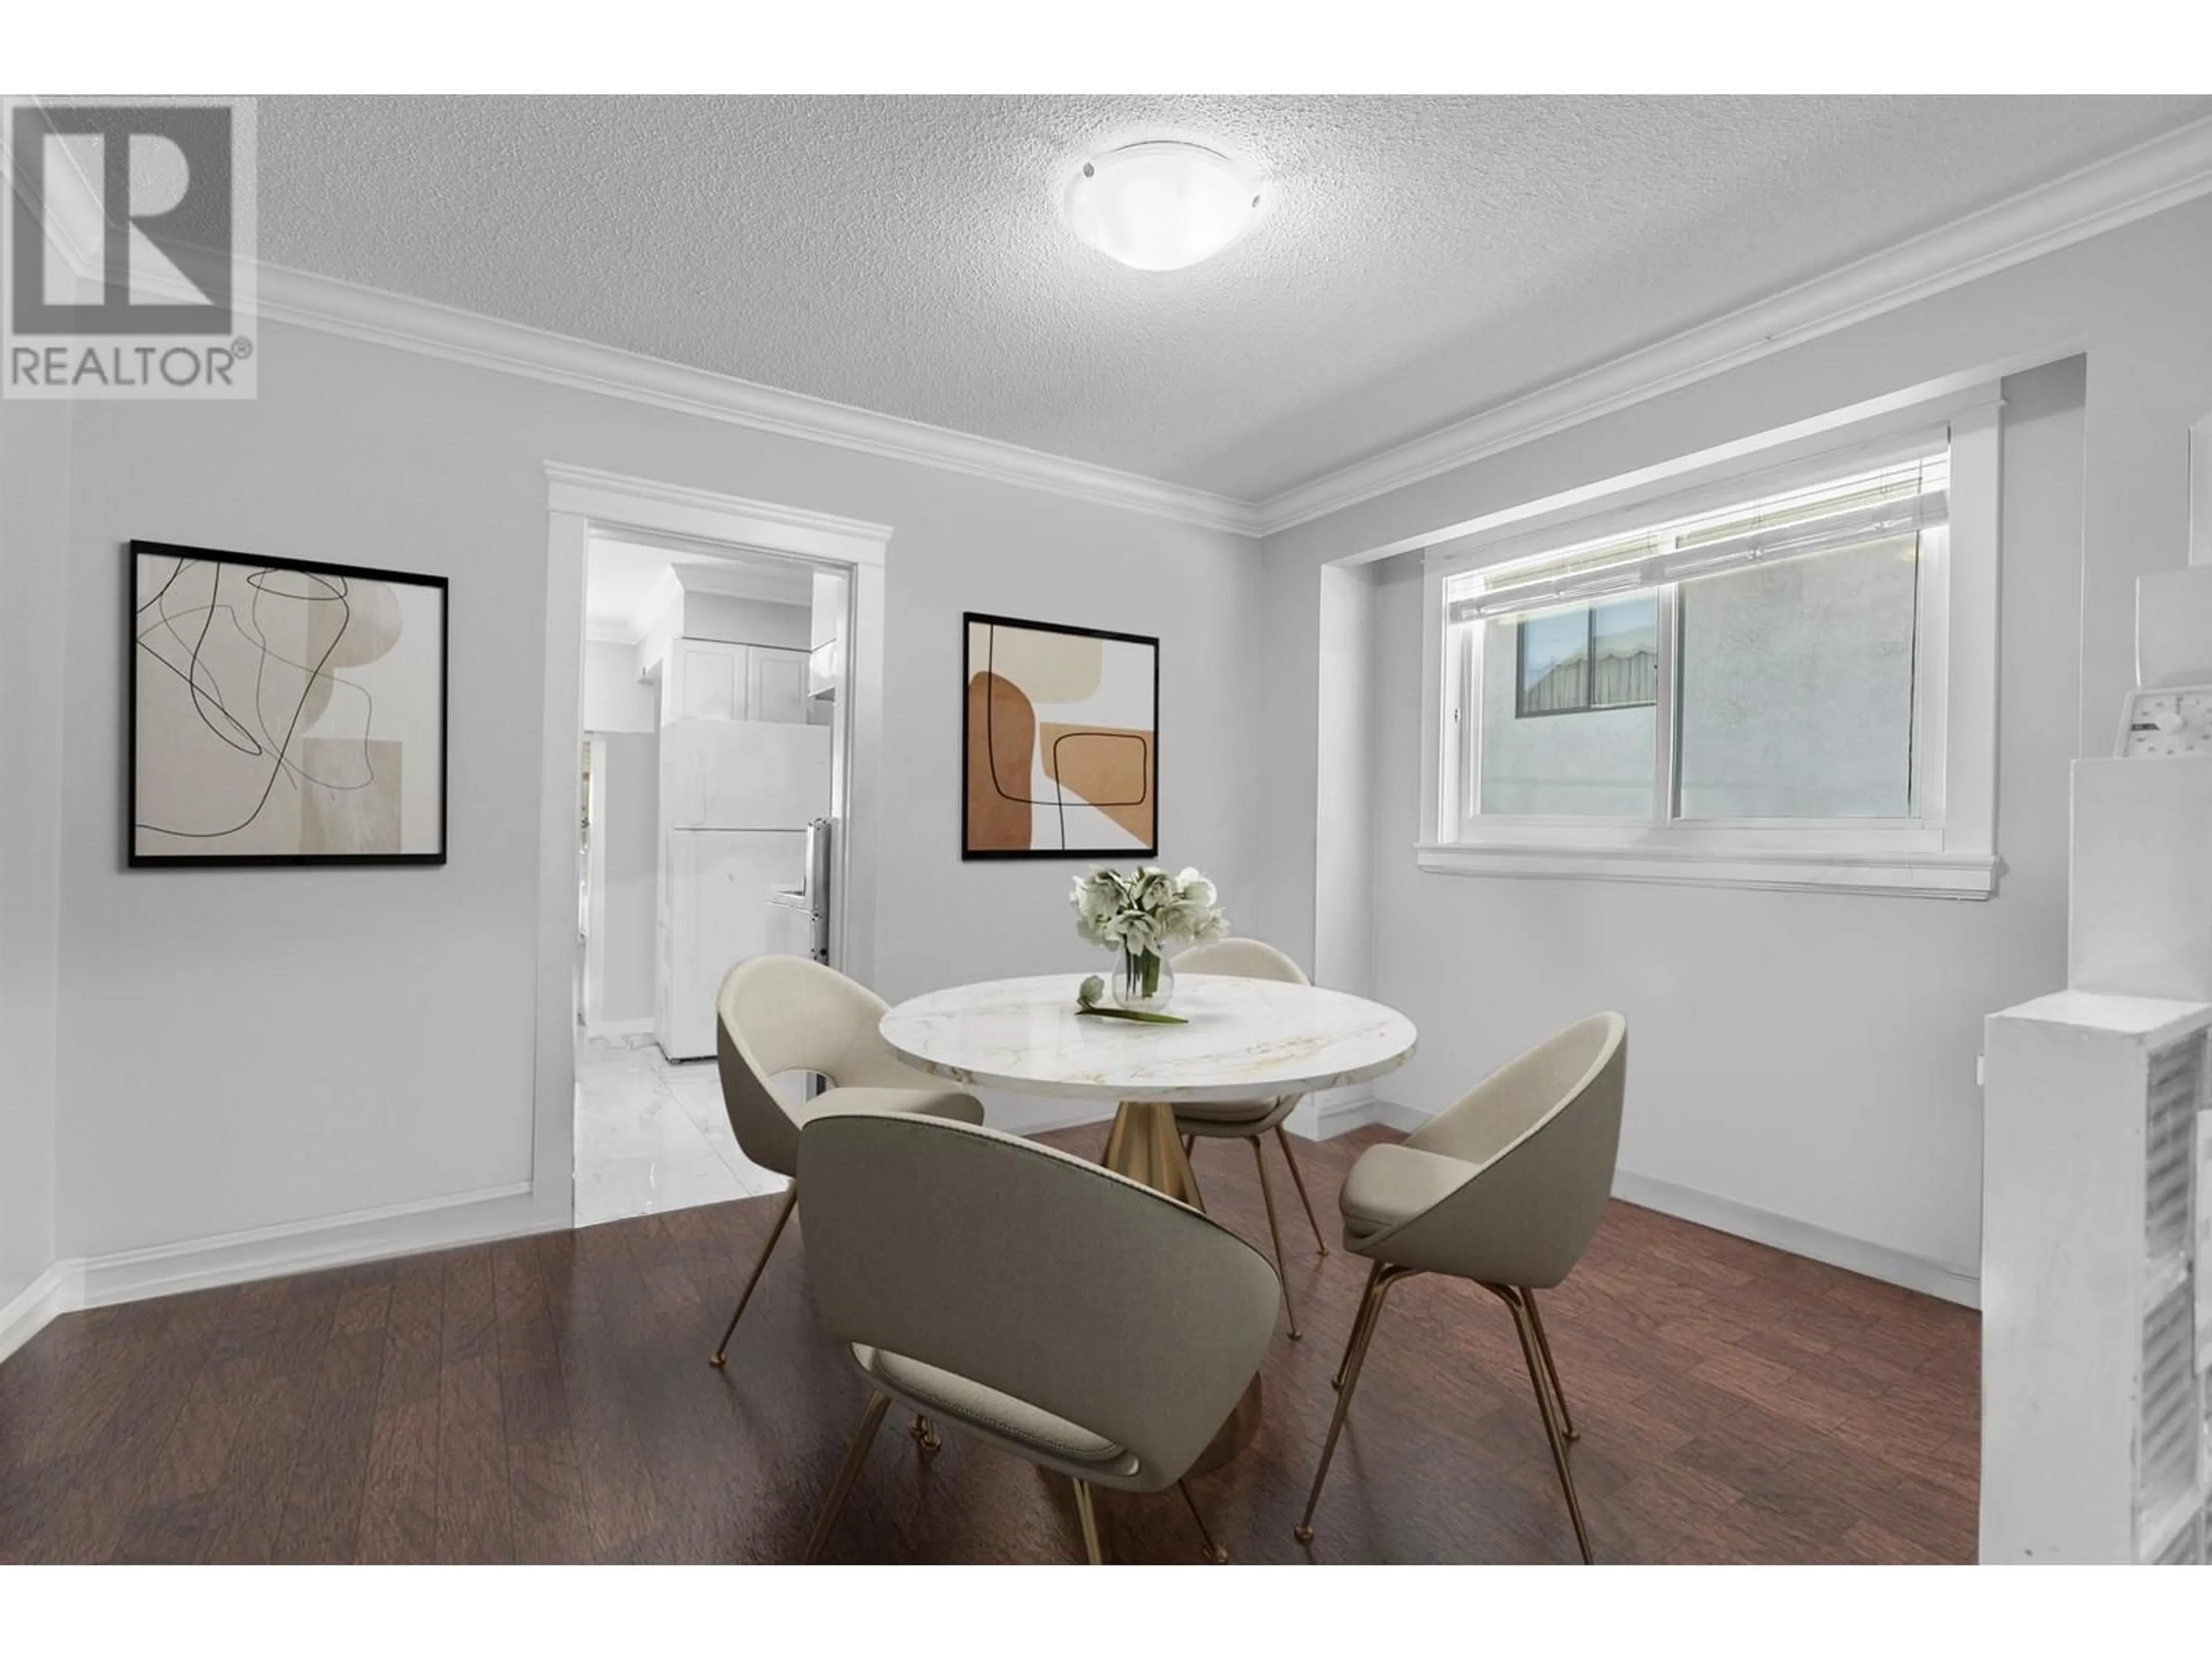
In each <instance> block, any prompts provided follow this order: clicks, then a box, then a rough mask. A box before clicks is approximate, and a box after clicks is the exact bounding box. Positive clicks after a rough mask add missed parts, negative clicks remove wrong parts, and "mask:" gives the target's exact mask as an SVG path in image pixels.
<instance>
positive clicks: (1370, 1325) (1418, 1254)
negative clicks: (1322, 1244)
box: [1297, 1013, 1628, 1561]
mask: <svg viewBox="0 0 2212 1659" xmlns="http://www.w3.org/2000/svg"><path fill="white" fill-rule="evenodd" d="M1627 1076H1628V1022H1627V1021H1626V1019H1624V1018H1621V1016H1620V1015H1619V1014H1612V1013H1607V1014H1592V1015H1591V1016H1590V1017H1589V1018H1587V1019H1583V1020H1579V1021H1577V1023H1576V1024H1572V1025H1570V1026H1569V1027H1567V1029H1566V1030H1564V1031H1562V1032H1560V1033H1559V1035H1558V1036H1554V1037H1553V1038H1551V1039H1550V1040H1549V1041H1548V1042H1543V1043H1541V1044H1539V1045H1538V1046H1537V1047H1536V1048H1532V1049H1530V1050H1529V1051H1528V1053H1527V1054H1523V1055H1522V1056H1521V1057H1520V1058H1519V1059H1518V1060H1513V1061H1511V1062H1510V1063H1509V1064H1508V1065H1506V1066H1503V1067H1501V1068H1500V1069H1499V1070H1498V1071H1496V1072H1493V1073H1491V1075H1490V1076H1489V1077H1487V1078H1486V1079H1483V1081H1482V1082H1481V1083H1480V1085H1477V1086H1476V1088H1475V1090H1474V1092H1473V1093H1472V1094H1469V1095H1468V1096H1467V1097H1465V1098H1464V1099H1462V1100H1461V1101H1460V1102H1459V1103H1457V1104H1455V1105H1453V1106H1451V1107H1449V1108H1447V1109H1445V1110H1444V1111H1443V1112H1442V1113H1441V1114H1439V1115H1437V1117H1435V1118H1433V1119H1431V1121H1429V1122H1427V1123H1425V1124H1424V1125H1423V1126H1422V1127H1420V1128H1419V1129H1417V1130H1416V1131H1414V1133H1412V1134H1410V1135H1408V1136H1407V1138H1406V1139H1404V1140H1403V1141H1402V1142H1400V1143H1398V1144H1396V1145H1392V1146H1371V1147H1370V1148H1369V1149H1368V1150H1367V1151H1366V1152H1363V1153H1361V1154H1360V1156H1359V1161H1358V1163H1356V1164H1353V1165H1352V1172H1351V1174H1350V1175H1348V1176H1346V1177H1345V1182H1344V1191H1343V1194H1341V1196H1340V1198H1339V1200H1338V1204H1339V1206H1340V1208H1341V1209H1342V1210H1343V1212H1344V1248H1345V1249H1347V1250H1350V1251H1352V1253H1353V1254H1354V1255H1364V1256H1366V1257H1368V1258H1370V1260H1371V1261H1373V1262H1374V1263H1375V1267H1374V1269H1373V1271H1372V1272H1371V1273H1370V1274H1369V1275H1368V1279H1367V1291H1366V1294H1365V1295H1364V1297H1361V1298H1360V1304H1359V1310H1358V1313H1357V1314H1356V1315H1355V1316H1353V1319H1352V1336H1351V1340H1349V1341H1348V1342H1347V1343H1346V1346H1345V1352H1344V1364H1342V1365H1341V1366H1340V1368H1339V1369H1338V1370H1337V1374H1336V1387H1337V1390H1338V1393H1337V1398H1336V1412H1335V1414H1334V1416H1333V1417H1332V1418H1331V1419H1330V1420H1329V1425H1328V1439H1327V1440H1326V1441H1325V1442H1323V1443H1322V1452H1321V1467H1320V1468H1318V1469H1316V1471H1315V1472H1314V1483H1313V1492H1312V1493H1311V1495H1310V1496H1309V1497H1308V1498H1307V1500H1306V1512H1305V1518H1304V1520H1303V1521H1301V1522H1299V1523H1298V1526H1297V1537H1298V1540H1299V1541H1300V1542H1301V1543H1310V1542H1311V1541H1312V1539H1313V1535H1314V1528H1313V1518H1314V1510H1315V1509H1316V1506H1317V1505H1318V1504H1320V1503H1321V1488H1322V1481H1324V1480H1327V1479H1328V1465H1329V1460H1330V1459H1331V1458H1332V1457H1334V1455H1335V1454H1336V1440H1337V1436H1338V1435H1339V1434H1340V1433H1341V1432H1342V1431H1343V1429H1344V1419H1345V1413H1346V1412H1348V1411H1349V1410H1350V1409H1351V1408H1352V1391H1353V1390H1354V1389H1357V1388H1358V1386H1359V1371H1360V1367H1361V1366H1362V1364H1364V1363H1365V1360H1366V1358H1367V1349H1368V1346H1369V1345H1370V1343H1372V1342H1373V1341H1374V1340H1375V1327H1376V1322H1377V1321H1378V1320H1379V1319H1380V1318H1381V1317H1382V1313H1383V1298H1384V1297H1386V1296H1387V1295H1389V1291H1390V1287H1391V1286H1392V1285H1395V1284H1396V1283H1397V1282H1398V1281H1399V1280H1400V1279H1405V1278H1407V1277H1408V1276H1410V1275H1412V1274H1413V1273H1449V1274H1450V1275H1451V1276H1453V1277H1454V1278H1457V1279H1473V1280H1474V1282H1475V1283H1476V1284H1478V1285H1481V1286H1482V1288H1483V1289H1485V1290H1486V1291H1489V1292H1490V1293H1491V1294H1492V1295H1493V1296H1495V1297H1498V1299H1499V1300H1500V1301H1502V1302H1504V1304H1505V1305H1506V1306H1507V1307H1508V1308H1509V1309H1510V1310H1512V1314H1513V1324H1514V1328H1515V1329H1516V1331H1517V1332H1518V1333H1519V1334H1520V1338H1521V1355H1522V1359H1523V1360H1524V1361H1525V1362H1526V1363H1527V1364H1528V1381H1529V1384H1530V1386H1531V1387H1533V1388H1534V1390H1535V1393H1536V1408H1537V1411H1538V1412H1539V1413H1541V1416H1542V1418H1543V1419H1544V1435H1545V1438H1546V1439H1547V1440H1548V1441H1550V1443H1551V1447H1552V1461H1553V1464H1554V1466H1555V1467H1556V1468H1558V1470H1559V1486H1560V1487H1561V1489H1562V1490H1563V1491H1565V1493H1566V1498H1567V1513H1568V1515H1569V1516H1570V1517H1571V1519H1572V1520H1573V1522H1574V1526H1575V1541H1576V1543H1577V1545H1579V1546H1580V1547H1581V1549H1582V1557H1583V1560H1584V1561H1589V1560H1591V1559H1593V1557H1592V1556H1591V1553H1590V1543H1589V1529H1588V1528H1586V1527H1584V1526H1583V1510H1582V1503H1581V1500H1580V1499H1579V1498H1577V1497H1576V1496H1575V1479H1574V1473H1573V1470H1572V1469H1571V1468H1570V1467H1569V1464H1568V1461H1567V1446H1568V1443H1569V1442H1570V1441H1572V1440H1575V1439H1577V1438H1578V1437H1579V1431H1577V1429H1576V1427H1575V1425H1574V1419H1573V1418H1572V1417H1571V1416H1570V1415H1569V1414H1568V1412H1567V1401H1566V1395H1565V1393H1564V1392H1563V1391H1562V1390H1561V1389H1560V1387H1559V1365H1558V1364H1557V1362H1556V1361H1554V1360H1553V1358H1552V1345H1551V1341H1550V1340H1549V1339H1548V1338H1547V1336H1546V1335H1545V1334H1544V1322H1543V1316H1541V1314H1540V1313H1538V1312H1537V1310H1536V1292H1537V1291H1540V1290H1549V1289H1551V1288H1552V1287H1553V1285H1557V1284H1559V1282H1560V1281H1561V1280H1562V1279H1565V1278H1566V1276H1567V1274H1568V1273H1571V1271H1573V1268H1574V1266H1575V1263H1576V1262H1577V1261H1580V1260H1581V1258H1582V1254H1583V1251H1584V1250H1585V1249H1588V1248H1589V1242H1590V1239H1591V1238H1592V1237H1594V1236H1595V1234H1596V1232H1597V1226H1598V1221H1599V1218H1600V1217H1601V1216H1602V1215H1603V1213H1604V1212H1605V1205H1606V1200H1607V1198H1608V1197H1609V1196H1610V1195H1611V1194H1612V1190H1613V1161H1614V1158H1615V1156H1616V1154H1617V1152H1619V1149H1620V1103H1621V1094H1622V1090H1623V1088H1624V1085H1626V1080H1627Z"/></svg>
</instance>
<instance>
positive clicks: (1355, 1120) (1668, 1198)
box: [1301, 1100, 1982, 1308]
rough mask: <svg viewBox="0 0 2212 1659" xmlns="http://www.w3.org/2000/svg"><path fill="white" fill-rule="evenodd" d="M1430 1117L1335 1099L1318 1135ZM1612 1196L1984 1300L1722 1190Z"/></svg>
mask: <svg viewBox="0 0 2212 1659" xmlns="http://www.w3.org/2000/svg"><path fill="white" fill-rule="evenodd" d="M1301 1110H1304V1108H1301ZM1430 1116H1431V1114H1429V1113H1427V1112H1419V1111H1415V1110H1414V1109H1413V1108H1412V1107H1410V1106H1401V1105H1400V1104H1399V1103H1397V1102H1396V1101H1395V1100H1366V1101H1357V1100H1346V1101H1344V1102H1342V1103H1337V1104H1336V1105H1335V1106H1334V1109H1330V1110H1325V1111H1324V1113H1323V1114H1322V1118H1321V1126H1320V1134H1319V1135H1318V1136H1317V1137H1316V1138H1317V1139H1324V1140H1325V1139H1328V1138H1329V1137H1330V1136H1332V1135H1340V1134H1342V1133H1345V1132H1346V1130H1347V1129H1356V1128H1358V1127H1360V1126H1361V1125H1363V1124H1367V1123H1380V1124H1382V1125H1383V1126H1384V1127H1387V1128H1392V1129H1396V1130H1398V1131H1400V1132H1401V1133H1406V1134H1411V1133H1413V1131H1414V1130H1416V1129H1418V1128H1419V1127H1421V1125H1423V1124H1424V1123H1426V1122H1427V1121H1429V1118H1430ZM1613 1196H1614V1197H1615V1198H1618V1199H1620V1200H1623V1201H1624V1202H1626V1203H1629V1204H1638V1205H1641V1206H1644V1208H1645V1209H1647V1210H1656V1211H1658V1212H1660V1213H1661V1214H1662V1215H1671V1216H1674V1217H1675V1218H1678V1219H1680V1220H1683V1221H1694V1222H1696V1223H1697V1224H1698V1225H1699V1226H1701V1227H1711V1228H1712V1229H1713V1230H1714V1231H1717V1232H1723V1233H1729V1234H1733V1235H1734V1236H1735V1237H1737V1238H1747V1239H1749V1240H1751V1241H1752V1243H1754V1244H1765V1245H1771V1247H1772V1248H1774V1249H1778V1250H1786V1251H1788V1252H1789V1253H1790V1255H1802V1256H1805V1257H1808V1258H1809V1259H1810V1260H1812V1261H1825V1262H1826V1263H1827V1264H1828V1265H1829V1266H1830V1267H1842V1268H1844V1269H1845V1270H1846V1271H1848V1272H1850V1273H1864V1274H1865V1275H1866V1276H1867V1277H1868V1278H1869V1279H1881V1281H1882V1282H1883V1283H1884V1284H1888V1285H1903V1286H1904V1287H1905V1289H1906V1290H1908V1291H1920V1292H1921V1293H1922V1294H1923V1295H1926V1296H1933V1297H1942V1299H1943V1300H1944V1301H1946V1302H1955V1303H1957V1304H1959V1305H1960V1307H1964V1308H1978V1307H1980V1306H1981V1305H1982V1283H1981V1280H1980V1279H1977V1278H1975V1277H1973V1276H1972V1274H1968V1273H1960V1272H1958V1271H1956V1270H1955V1269H1954V1268H1950V1267H1944V1266H1943V1265H1942V1263H1941V1262H1936V1261H1928V1260H1927V1259H1926V1258H1924V1257H1922V1256H1917V1255H1906V1254H1905V1252H1904V1251H1902V1250H1894V1249H1890V1248H1889V1246H1887V1245H1886V1244H1874V1243H1869V1242H1868V1241H1866V1240H1865V1239H1863V1238H1852V1237H1849V1236H1848V1235H1846V1234H1844V1233H1838V1232H1832V1231H1829V1230H1828V1229H1827V1228H1826V1227H1821V1226H1818V1225H1814V1223H1812V1222H1809V1221H1799V1220H1796V1219H1795V1218H1792V1217H1790V1216H1786V1215H1777V1214H1776V1213H1775V1212H1773V1211H1771V1210H1762V1209H1760V1208H1759V1206H1757V1205H1755V1204H1745V1203H1741V1202H1739V1201H1738V1200H1735V1199H1733V1198H1723V1197H1721V1196H1719V1195H1718V1194H1714V1193H1707V1192H1700V1191H1699V1190H1698V1189H1697V1188H1694V1187H1683V1186H1678V1185H1676V1184H1675V1183H1674V1182H1671V1181H1662V1180H1660V1179H1658V1177H1656V1176H1646V1175H1638V1174H1637V1173H1636V1171H1634V1170H1615V1171H1614V1172H1613Z"/></svg>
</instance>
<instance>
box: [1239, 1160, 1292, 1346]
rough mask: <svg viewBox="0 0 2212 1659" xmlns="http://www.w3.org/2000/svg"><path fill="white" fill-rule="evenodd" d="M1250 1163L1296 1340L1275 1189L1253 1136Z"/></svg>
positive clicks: (1289, 1278) (1289, 1282)
mask: <svg viewBox="0 0 2212 1659" xmlns="http://www.w3.org/2000/svg"><path fill="white" fill-rule="evenodd" d="M1249 1145H1250V1146H1251V1148H1252V1161H1253V1163H1255V1164H1258V1165H1259V1166H1260V1198H1261V1201H1262V1202H1263V1203H1265V1204H1266V1205H1267V1237H1270V1238H1272V1239H1273V1240H1274V1241H1275V1278H1276V1279H1277V1280H1278V1282H1279V1283H1280V1284H1281V1285H1282V1289H1283V1315H1284V1317H1285V1318H1286V1319H1288V1320H1289V1321H1290V1322H1291V1341H1293V1342H1295V1341H1297V1340H1298V1337H1299V1331H1298V1310H1297V1309H1296V1308H1295V1307H1293V1306H1291V1270H1290V1267H1289V1266H1288V1265H1287V1264H1286V1263H1285V1261H1284V1260H1283V1230H1282V1228H1280V1227H1279V1226H1278V1225H1276V1223H1275V1187H1274V1183H1273V1182H1271V1181H1269V1180H1268V1179H1267V1153H1266V1152H1264V1151H1263V1150H1262V1149H1261V1146H1260V1139H1259V1137H1258V1136H1257V1135H1255V1136H1254V1137H1253V1138H1252V1139H1251V1141H1250V1142H1249Z"/></svg>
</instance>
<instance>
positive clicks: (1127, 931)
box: [1068, 864, 1229, 1014]
mask: <svg viewBox="0 0 2212 1659" xmlns="http://www.w3.org/2000/svg"><path fill="white" fill-rule="evenodd" d="M1068 902H1069V903H1070V904H1072V905H1073V906H1074V907H1075V931H1076V932H1077V933H1079V935H1081V936H1082V938H1083V939H1085V941H1086V942H1088V943H1090V944H1092V945H1103V946H1105V947H1106V948H1107V949H1108V950H1109V951H1118V952H1119V953H1120V954H1121V972H1120V973H1119V975H1117V976H1116V979H1115V1001H1117V1002H1119V1003H1120V1004H1121V1006H1122V1007H1123V1009H1124V1010H1125V1011H1128V1012H1138V1013H1144V1012H1152V1013H1155V1014H1157V1012H1158V1009H1159V1008H1160V1007H1162V1006H1164V1005H1165V1003H1166V1002H1167V1000H1168V997H1169V996H1170V994H1172V993H1173V989H1174V986H1175V976H1174V975H1173V974H1172V973H1170V972H1169V971H1168V970H1167V963H1166V960H1165V957H1164V949H1165V947H1166V946H1168V945H1174V944H1178V943H1182V942H1184V941H1193V942H1198V941H1204V940H1208V939H1220V938H1222V937H1223V936H1224V935H1225V934H1226V933H1228V932H1229V918H1228V917H1227V916H1225V915H1223V914H1222V911H1221V904H1220V901H1219V896H1218V894H1217V893H1216V892H1215V891H1214V887H1213V884H1212V882H1210V881H1208V880H1207V879H1206V878H1205V877H1204V876H1202V875H1200V874H1199V872H1197V871H1195V870H1188V869H1187V870H1185V871H1183V872H1182V873H1181V874H1180V875H1170V874H1169V873H1168V872H1166V871H1165V870H1163V869H1161V868H1160V867H1159V866H1158V865H1156V864H1147V865H1144V866H1139V868H1137V869H1135V870H1132V871H1130V872H1128V873H1127V874H1126V875H1125V874H1123V873H1121V872H1120V871H1116V870H1106V869H1099V868H1094V869H1092V870H1091V873H1090V874H1088V875H1085V876H1079V877H1078V878H1076V882H1075V886H1074V889H1073V891H1071V892H1070V893H1069V894H1068ZM1163 981H1165V986H1166V988H1165V989H1163V988H1162V983H1163ZM1087 984H1088V981H1086V986H1087ZM1096 1003H1097V994H1096V993H1095V992H1094V994H1092V996H1091V998H1090V1000H1088V1001H1087V1002H1085V1004H1084V1005H1083V1006H1084V1007H1085V1009H1086V1010H1089V1011H1091V1012H1103V1011H1101V1010H1097V1009H1096V1008H1095V1006H1094V1005H1095V1004H1096Z"/></svg>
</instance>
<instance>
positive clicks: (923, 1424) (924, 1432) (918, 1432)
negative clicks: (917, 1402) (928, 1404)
mask: <svg viewBox="0 0 2212 1659" xmlns="http://www.w3.org/2000/svg"><path fill="white" fill-rule="evenodd" d="M907 1432H908V1434H910V1435H912V1436H913V1437H914V1443H915V1445H917V1446H920V1447H921V1449H922V1450H923V1451H924V1452H933V1451H936V1450H938V1449H939V1448H941V1447H942V1446H943V1445H944V1444H945V1437H943V1436H942V1435H940V1434H939V1433H938V1431H937V1425H936V1424H934V1423H933V1422H931V1421H930V1420H929V1419H927V1418H926V1417H924V1416H922V1415H921V1413H919V1412H917V1413H915V1419H914V1426H913V1427H912V1428H910V1429H908V1431H907Z"/></svg>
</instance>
